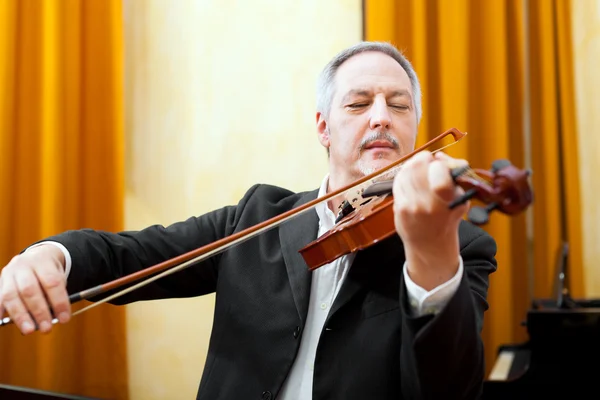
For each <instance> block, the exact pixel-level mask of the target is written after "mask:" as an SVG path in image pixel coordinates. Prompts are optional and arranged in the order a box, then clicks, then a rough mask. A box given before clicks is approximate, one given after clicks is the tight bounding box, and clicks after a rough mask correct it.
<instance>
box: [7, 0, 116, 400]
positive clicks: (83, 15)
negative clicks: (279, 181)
mask: <svg viewBox="0 0 600 400" xmlns="http://www.w3.org/2000/svg"><path fill="white" fill-rule="evenodd" d="M0 32H1V33H0V58H1V59H0V87H2V88H3V94H2V96H0V154H2V157H0V190H1V191H2V193H1V194H0V224H1V228H0V257H1V261H0V262H1V264H2V266H4V265H6V264H7V263H8V262H9V261H10V258H11V257H12V256H14V255H15V254H17V253H18V252H19V251H21V250H23V249H24V248H25V247H26V246H28V245H29V244H31V243H32V242H34V241H37V240H39V239H42V238H44V237H46V236H49V235H52V234H55V233H58V232H62V231H65V230H68V229H79V228H95V229H102V230H108V231H118V230H121V229H122V227H123V201H124V194H123V180H124V177H123V175H124V171H123V169H124V166H123V141H124V132H123V129H124V128H123V111H122V108H123V100H122V97H123V67H122V61H123V56H122V51H123V44H122V17H121V4H120V1H119V0H70V1H66V0H61V1H54V0H18V1H17V0H9V1H5V2H2V3H1V4H0ZM79 307H80V306H79ZM79 307H78V305H76V306H75V307H74V308H75V309H77V308H79ZM0 354H1V355H2V356H1V357H0V358H1V360H2V361H1V362H0V383H3V384H10V385H17V386H25V387H29V388H37V389H43V390H51V391H56V392H60V393H71V394H78V395H84V396H90V397H97V398H110V399H127V398H128V387H127V354H126V336H125V310H124V309H119V308H116V307H112V306H102V307H98V308H96V309H94V310H93V311H90V312H89V313H86V314H82V315H80V316H76V317H74V318H73V319H72V321H71V322H70V323H69V324H67V325H57V326H55V328H54V329H53V331H52V332H51V333H50V334H48V335H43V334H40V333H36V334H34V335H31V336H27V337H24V336H22V335H21V334H20V333H19V332H18V331H17V329H16V328H15V327H14V326H7V327H4V328H1V329H0Z"/></svg>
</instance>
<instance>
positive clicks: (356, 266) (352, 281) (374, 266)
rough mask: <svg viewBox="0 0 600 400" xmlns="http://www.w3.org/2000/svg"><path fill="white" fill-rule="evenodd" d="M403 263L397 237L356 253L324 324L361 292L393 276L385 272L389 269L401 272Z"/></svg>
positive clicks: (400, 242)
mask: <svg viewBox="0 0 600 400" xmlns="http://www.w3.org/2000/svg"><path fill="white" fill-rule="evenodd" d="M403 262H404V247H403V245H402V241H401V240H400V237H399V236H398V235H394V236H392V237H389V238H387V239H385V240H383V241H381V242H379V243H377V244H375V245H372V246H370V247H368V248H366V249H364V250H361V251H358V252H357V253H356V258H355V259H354V262H353V263H352V266H351V267H350V270H349V271H348V276H347V277H346V279H345V280H344V283H343V284H342V287H341V288H340V292H339V293H338V295H337V297H336V298H335V301H334V302H333V306H332V307H331V311H330V312H329V315H328V316H327V321H326V322H325V323H326V324H327V322H328V321H329V320H330V319H331V318H332V317H333V316H334V315H335V313H336V312H337V311H338V310H339V309H340V308H342V307H343V306H344V305H345V304H347V303H348V302H349V301H350V300H351V299H352V298H353V297H354V296H355V295H356V294H358V293H359V292H360V291H361V290H369V289H370V288H371V287H373V286H375V281H377V280H381V279H390V276H394V275H395V274H390V273H388V272H387V271H386V270H387V269H389V268H393V269H396V268H397V269H398V270H401V269H402V265H403Z"/></svg>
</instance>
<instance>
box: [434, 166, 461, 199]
mask: <svg viewBox="0 0 600 400" xmlns="http://www.w3.org/2000/svg"><path fill="white" fill-rule="evenodd" d="M427 172H428V176H427V178H428V181H429V187H430V189H431V191H432V192H433V193H434V195H435V197H436V198H438V199H439V200H440V201H441V202H443V203H449V202H450V201H452V200H453V199H454V198H455V196H456V195H457V186H456V185H455V183H454V181H453V180H452V176H451V175H450V173H449V172H448V166H447V165H446V164H445V163H444V162H443V161H440V160H435V161H433V162H432V163H431V164H430V165H429V169H428V171H427Z"/></svg>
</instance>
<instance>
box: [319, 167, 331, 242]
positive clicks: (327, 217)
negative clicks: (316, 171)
mask: <svg viewBox="0 0 600 400" xmlns="http://www.w3.org/2000/svg"><path fill="white" fill-rule="evenodd" d="M328 185H329V174H327V175H325V177H324V178H323V180H322V181H321V187H320V188H319V194H318V195H317V197H323V196H325V195H326V194H327V187H328ZM315 211H316V212H317V216H318V217H319V235H321V233H322V232H321V231H327V230H329V229H331V228H333V226H334V225H335V214H333V212H332V211H331V210H330V209H329V207H328V206H327V202H323V203H320V204H317V205H316V206H315Z"/></svg>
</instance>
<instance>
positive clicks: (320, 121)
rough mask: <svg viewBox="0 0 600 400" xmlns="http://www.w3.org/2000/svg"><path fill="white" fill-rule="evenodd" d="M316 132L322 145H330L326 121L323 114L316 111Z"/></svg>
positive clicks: (327, 146)
mask: <svg viewBox="0 0 600 400" xmlns="http://www.w3.org/2000/svg"><path fill="white" fill-rule="evenodd" d="M317 134H318V136H319V142H321V144H322V145H323V147H325V148H326V149H328V148H329V145H330V142H329V129H328V126H327V121H325V118H323V114H321V112H317Z"/></svg>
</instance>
